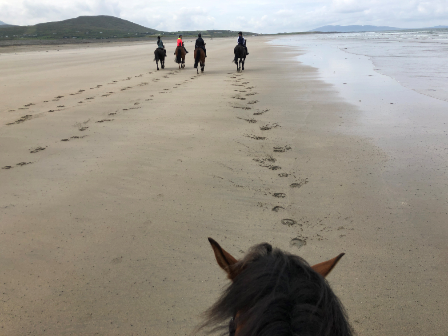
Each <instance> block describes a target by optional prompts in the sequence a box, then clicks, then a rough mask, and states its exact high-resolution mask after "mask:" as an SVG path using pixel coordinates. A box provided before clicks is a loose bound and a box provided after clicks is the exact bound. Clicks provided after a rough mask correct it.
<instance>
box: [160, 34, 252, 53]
mask: <svg viewBox="0 0 448 336" xmlns="http://www.w3.org/2000/svg"><path fill="white" fill-rule="evenodd" d="M238 46H243V47H244V49H245V50H246V55H249V53H248V52H247V46H246V39H245V38H244V37H243V33H242V32H239V33H238ZM177 47H181V48H184V50H185V53H186V54H188V51H187V49H186V48H185V45H184V42H183V41H182V35H179V38H178V39H177ZM157 48H159V49H162V50H164V52H165V56H166V49H165V46H164V45H163V42H162V39H161V38H160V36H157ZM194 48H195V49H197V48H201V49H202V50H204V53H205V57H207V50H206V49H205V42H204V39H203V38H202V35H201V33H199V34H198V38H197V39H196V44H195V46H194Z"/></svg>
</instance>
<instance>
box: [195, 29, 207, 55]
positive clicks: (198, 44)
mask: <svg viewBox="0 0 448 336" xmlns="http://www.w3.org/2000/svg"><path fill="white" fill-rule="evenodd" d="M201 36H202V35H201V33H199V34H198V39H197V40H196V45H195V48H201V49H202V50H204V53H205V57H207V50H205V42H204V40H203V39H202V37H201Z"/></svg>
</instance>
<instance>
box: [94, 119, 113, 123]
mask: <svg viewBox="0 0 448 336" xmlns="http://www.w3.org/2000/svg"><path fill="white" fill-rule="evenodd" d="M112 120H114V119H103V120H98V121H97V123H102V122H105V121H112Z"/></svg>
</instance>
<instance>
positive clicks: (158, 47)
mask: <svg viewBox="0 0 448 336" xmlns="http://www.w3.org/2000/svg"><path fill="white" fill-rule="evenodd" d="M157 49H162V50H163V51H164V52H165V56H166V49H165V46H164V45H163V42H162V40H161V39H160V36H157Z"/></svg>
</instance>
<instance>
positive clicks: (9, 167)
mask: <svg viewBox="0 0 448 336" xmlns="http://www.w3.org/2000/svg"><path fill="white" fill-rule="evenodd" d="M11 168H12V166H4V167H2V169H11Z"/></svg>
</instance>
